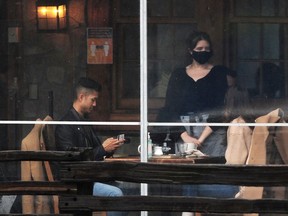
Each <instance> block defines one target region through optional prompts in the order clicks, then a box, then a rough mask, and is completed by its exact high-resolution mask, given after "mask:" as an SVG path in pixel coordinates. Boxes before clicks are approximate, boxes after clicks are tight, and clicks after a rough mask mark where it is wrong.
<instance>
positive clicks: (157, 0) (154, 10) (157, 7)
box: [148, 0, 171, 17]
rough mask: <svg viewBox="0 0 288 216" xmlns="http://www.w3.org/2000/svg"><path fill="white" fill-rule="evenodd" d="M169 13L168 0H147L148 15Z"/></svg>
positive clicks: (168, 14) (158, 15) (165, 14)
mask: <svg viewBox="0 0 288 216" xmlns="http://www.w3.org/2000/svg"><path fill="white" fill-rule="evenodd" d="M170 15H171V3H170V0H150V1H148V16H152V17H153V16H157V17H161V16H165V17H168V16H170Z"/></svg>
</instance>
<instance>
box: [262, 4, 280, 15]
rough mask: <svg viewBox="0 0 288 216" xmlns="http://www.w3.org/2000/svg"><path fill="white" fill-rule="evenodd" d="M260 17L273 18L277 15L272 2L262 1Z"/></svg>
mask: <svg viewBox="0 0 288 216" xmlns="http://www.w3.org/2000/svg"><path fill="white" fill-rule="evenodd" d="M261 15H262V16H275V15H278V14H277V8H276V7H275V2H274V1H273V0H262V13H261Z"/></svg>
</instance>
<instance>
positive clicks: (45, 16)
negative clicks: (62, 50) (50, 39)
mask: <svg viewBox="0 0 288 216" xmlns="http://www.w3.org/2000/svg"><path fill="white" fill-rule="evenodd" d="M63 2H64V1H63ZM37 3H38V4H37V5H36V7H37V19H38V20H37V21H38V22H37V28H38V30H60V29H65V28H66V25H67V22H66V20H67V18H66V16H67V14H66V5H65V3H60V4H59V3H57V2H56V4H55V5H53V4H51V3H53V2H48V4H47V5H45V4H43V3H45V2H44V1H43V2H42V1H40V0H38V1H37Z"/></svg>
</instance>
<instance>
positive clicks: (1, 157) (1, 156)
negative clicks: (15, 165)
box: [0, 150, 82, 162]
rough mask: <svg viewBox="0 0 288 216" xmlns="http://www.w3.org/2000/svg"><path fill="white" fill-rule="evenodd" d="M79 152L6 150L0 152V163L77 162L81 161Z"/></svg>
mask: <svg viewBox="0 0 288 216" xmlns="http://www.w3.org/2000/svg"><path fill="white" fill-rule="evenodd" d="M81 159H82V158H81V154H80V152H69V151H20V150H8V151H0V162H1V161H5V162H8V161H21V160H22V161H24V160H28V161H46V160H47V161H75V160H76V161H79V160H81Z"/></svg>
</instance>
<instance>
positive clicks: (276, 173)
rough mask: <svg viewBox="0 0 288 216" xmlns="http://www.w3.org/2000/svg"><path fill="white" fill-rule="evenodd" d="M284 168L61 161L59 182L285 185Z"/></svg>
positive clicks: (287, 175) (278, 166)
mask: <svg viewBox="0 0 288 216" xmlns="http://www.w3.org/2000/svg"><path fill="white" fill-rule="evenodd" d="M287 169H288V166H287V165H254V166H252V165H224V164H221V165H220V164H191V165H190V164H159V163H138V162H125V161H115V162H94V161H89V162H69V163H68V162H63V163H61V170H60V173H61V180H62V181H71V182H73V181H78V182H94V181H110V180H120V181H127V182H135V183H160V184H171V183H176V184H191V183H193V184H230V185H231V184H232V185H246V186H279V185H281V186H284V185H288V172H287Z"/></svg>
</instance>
